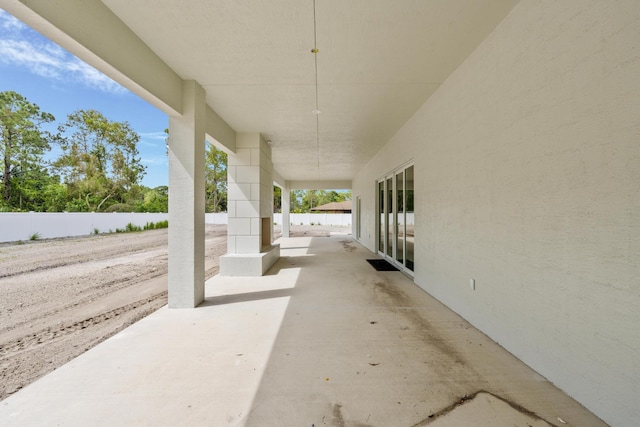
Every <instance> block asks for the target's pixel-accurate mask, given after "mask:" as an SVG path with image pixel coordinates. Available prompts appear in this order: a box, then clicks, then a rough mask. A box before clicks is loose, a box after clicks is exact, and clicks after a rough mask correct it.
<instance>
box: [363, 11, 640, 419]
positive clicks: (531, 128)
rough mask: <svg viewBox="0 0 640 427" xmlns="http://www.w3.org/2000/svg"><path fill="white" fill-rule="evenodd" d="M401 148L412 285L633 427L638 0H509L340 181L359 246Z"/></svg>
mask: <svg viewBox="0 0 640 427" xmlns="http://www.w3.org/2000/svg"><path fill="white" fill-rule="evenodd" d="M411 158H414V159H415V166H416V220H417V225H416V243H417V246H416V259H417V261H416V278H415V280H416V283H417V284H418V285H419V286H421V287H423V288H424V289H425V290H427V291H428V292H430V293H431V294H432V295H434V296H435V297H437V298H438V299H440V300H441V301H443V302H444V303H445V304H447V305H448V306H449V307H451V308H453V309H454V310H455V311H457V312H458V313H460V314H461V315H462V316H464V317H465V318H466V319H468V320H469V321H471V322H472V323H473V324H474V325H476V326H477V327H478V328H479V329H481V330H482V331H484V332H485V333H487V334H488V335H489V336H491V337H492V338H493V339H494V340H496V341H497V342H499V343H500V344H502V345H503V346H504V347H506V348H507V349H508V350H510V351H511V352H512V353H513V354H515V355H516V356H518V357H519V358H520V359H522V360H523V361H525V362H526V363H527V364H529V365H530V366H531V367H533V368H534V369H536V370H537V371H538V372H540V373H541V374H543V375H544V376H546V377H547V378H548V379H549V380H551V381H552V382H554V383H555V384H556V385H558V386H559V387H560V388H562V389H563V390H565V391H566V392H568V393H569V394H570V395H572V396H573V397H575V398H576V399H577V400H578V401H580V402H581V403H583V404H584V405H585V406H586V407H588V408H589V409H590V410H592V411H593V412H594V413H596V415H598V416H600V417H601V418H603V419H604V420H605V421H607V422H608V423H610V424H612V425H619V426H623V425H635V423H637V420H638V419H640V405H638V403H639V401H638V397H639V396H640V2H638V1H636V0H626V1H625V0H616V1H615V2H614V1H601V0H594V1H557V0H548V1H533V0H532V1H522V2H520V3H519V4H518V5H517V6H516V7H515V8H514V10H513V11H512V13H511V14H510V15H509V16H507V18H506V19H505V20H504V21H503V22H502V23H501V24H500V25H499V26H498V28H497V29H496V30H495V31H494V32H493V33H492V34H491V35H490V36H489V37H488V38H487V39H486V40H485V41H484V42H483V43H482V44H481V45H480V47H479V48H478V49H477V50H476V51H475V52H474V53H473V54H472V55H471V56H470V57H469V58H468V59H467V60H466V61H465V62H464V63H463V64H462V65H461V66H460V67H459V68H458V70H457V71H456V72H455V73H454V74H453V75H452V76H451V77H450V78H449V79H448V80H447V81H446V82H445V83H444V84H443V85H442V86H441V87H440V89H439V90H438V91H437V92H436V93H435V95H433V97H432V98H430V100H429V101H428V102H427V103H426V104H425V105H423V106H422V108H421V109H420V110H419V111H418V112H417V113H416V114H415V115H414V117H413V118H412V119H411V120H409V122H408V123H407V124H406V125H405V126H404V127H403V128H402V129H401V130H400V132H398V133H397V134H396V135H395V136H394V137H393V138H392V140H391V141H390V142H389V143H388V144H387V145H386V146H385V147H384V148H383V150H381V152H380V153H378V155H377V156H376V157H375V158H374V159H373V160H372V161H371V162H370V163H369V164H368V165H367V166H366V167H365V168H364V169H363V170H362V171H361V172H360V173H359V175H358V176H357V178H356V179H355V180H354V185H353V193H354V198H355V197H357V196H361V197H362V207H363V218H362V220H363V237H362V242H363V243H364V244H365V245H367V246H368V247H369V248H370V249H372V250H374V249H375V217H374V215H375V180H376V179H377V178H379V177H380V176H382V175H384V173H385V172H386V171H388V170H390V169H392V168H394V167H395V166H397V165H399V164H401V163H403V162H405V161H407V160H409V159H411ZM470 278H475V280H476V290H475V291H472V290H471V289H470V287H469V279H470Z"/></svg>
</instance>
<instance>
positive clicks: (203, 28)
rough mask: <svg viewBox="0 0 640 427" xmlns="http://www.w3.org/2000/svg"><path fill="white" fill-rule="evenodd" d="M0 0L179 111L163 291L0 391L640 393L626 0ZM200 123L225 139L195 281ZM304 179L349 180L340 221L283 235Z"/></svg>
mask: <svg viewBox="0 0 640 427" xmlns="http://www.w3.org/2000/svg"><path fill="white" fill-rule="evenodd" d="M186 4H188V6H185V5H186ZM0 7H2V8H3V9H5V10H6V11H7V12H9V13H11V14H12V15H14V16H16V17H17V18H19V19H20V20H22V21H23V22H25V23H26V24H28V25H30V26H31V27H32V28H34V29H36V30H37V31H39V32H41V33H42V34H44V35H46V36H47V37H49V38H50V39H51V40H53V41H55V42H56V43H58V44H60V45H61V46H62V47H64V48H66V49H67V50H69V51H70V52H72V53H74V54H75V55H76V56H78V57H79V58H81V59H83V60H84V61H85V62H87V63H88V64H90V65H92V66H94V67H95V68H96V69H98V70H100V71H102V72H104V73H105V74H106V75H108V76H109V77H111V78H112V79H113V80H115V81H117V82H118V83H120V84H122V85H123V86H125V87H126V88H128V89H129V90H131V91H132V92H133V93H136V94H137V95H139V96H141V97H142V98H144V99H145V100H147V101H148V102H150V103H151V104H153V105H155V106H156V107H158V108H159V109H161V110H162V111H164V112H165V113H166V114H167V115H168V116H169V139H168V158H169V224H170V227H169V261H168V269H169V273H168V291H169V308H170V309H163V310H161V311H160V312H158V313H156V314H154V315H153V316H151V317H149V318H148V319H144V320H143V321H142V322H140V323H139V324H137V325H135V326H134V327H132V328H130V329H128V330H126V331H124V332H123V333H122V334H120V335H118V336H116V337H114V338H113V339H111V340H109V341H107V342H106V343H104V344H103V345H101V346H99V347H97V348H96V349H94V350H92V351H89V352H88V353H87V354H86V355H84V356H83V357H81V358H79V359H78V360H77V361H74V362H72V363H70V364H69V365H67V366H65V367H63V368H62V369H60V370H59V371H56V372H55V373H54V374H52V375H50V376H47V377H45V378H44V379H43V380H42V381H40V382H38V383H37V384H34V385H33V386H32V387H29V388H27V389H25V390H23V391H21V392H19V393H17V394H16V395H15V396H12V397H11V398H10V399H8V400H7V401H4V402H3V403H2V411H3V412H2V414H3V415H6V416H5V418H6V419H9V420H18V419H20V417H33V418H30V419H32V420H35V421H33V422H34V423H36V424H37V423H38V421H41V420H43V419H45V418H44V417H45V416H52V417H53V416H57V417H62V418H63V419H65V420H70V419H69V418H64V417H71V416H73V417H77V418H73V419H74V420H75V419H83V420H90V421H91V422H90V423H89V424H95V423H99V422H101V420H103V419H104V420H105V421H104V422H105V423H110V422H109V420H108V417H116V419H121V420H122V421H123V423H130V424H145V423H147V424H154V422H152V421H156V422H158V423H165V422H166V423H167V424H171V423H173V424H176V423H178V421H179V423H180V424H183V423H184V424H186V423H188V422H189V421H191V422H193V423H205V424H206V423H207V422H208V421H206V422H205V421H202V420H211V421H210V422H209V424H210V425H225V424H231V425H234V423H235V424H246V425H284V426H293V425H296V426H297V425H315V426H320V425H323V423H326V424H331V423H333V425H353V426H365V425H378V426H387V425H392V426H395V425H408V426H411V425H421V424H426V423H429V422H433V423H434V425H435V424H436V423H440V422H444V419H445V417H447V416H448V415H445V416H442V417H440V416H438V415H437V414H439V413H442V412H440V411H445V412H446V411H447V410H448V409H447V408H449V409H451V408H452V406H451V405H454V404H456V402H457V403H460V402H461V400H462V401H464V402H467V403H464V404H462V405H460V408H465V407H467V408H469V407H474V406H468V405H472V404H473V405H480V400H478V401H476V400H475V399H472V400H465V398H464V396H469V395H471V396H474V394H475V393H478V392H480V391H486V392H487V393H490V394H484V393H482V394H480V395H478V396H480V399H485V403H486V402H488V403H486V404H485V405H484V407H485V408H503V409H505V410H507V411H510V412H513V410H514V408H526V410H527V411H531V413H534V414H537V415H538V416H539V417H542V418H543V419H544V420H546V421H545V422H549V423H554V424H555V425H564V423H565V422H566V423H567V424H569V423H571V424H572V425H575V426H589V425H599V423H600V421H598V419H596V418H594V417H593V416H592V415H590V414H589V413H588V412H586V411H585V410H584V409H582V408H581V407H580V405H578V404H577V403H575V402H574V401H573V400H571V398H574V399H576V401H578V402H580V403H581V404H583V405H585V407H587V408H588V409H589V410H590V411H592V412H593V413H594V414H596V415H597V417H599V418H601V419H602V420H604V421H605V422H607V423H609V424H611V425H619V426H627V425H633V424H636V423H637V420H638V419H640V406H639V405H638V396H640V362H639V361H640V333H639V332H638V331H640V311H639V310H638V306H640V280H638V278H639V277H640V263H639V262H638V259H640V225H639V222H638V212H639V211H640V197H638V194H640V186H639V183H640V144H638V134H639V128H638V112H639V111H640V95H639V94H640V79H638V76H639V75H640V53H639V52H640V47H639V43H640V42H639V41H640V2H638V1H637V0H616V1H615V2H606V1H601V0H566V1H557V0H540V1H538V0H535V1H534V0H522V1H517V0H478V1H476V0H393V1H390V0H270V1H259V0H243V1H237V0H190V1H189V2H184V1H176V0H153V1H151V0H137V1H131V0H64V1H62V0H61V1H51V0H0ZM205 140H207V141H209V142H210V143H212V144H214V145H216V146H217V147H219V148H221V149H222V150H224V151H226V152H227V154H228V156H229V157H228V158H229V163H228V170H227V180H228V204H227V205H228V217H229V223H228V236H227V237H228V240H227V242H228V250H227V254H226V255H224V256H223V257H221V259H220V272H221V276H220V277H217V278H215V279H214V280H212V281H210V282H208V283H207V284H206V286H205V280H204V263H205V260H204V197H205V194H204V193H205V188H204V172H205V155H204V154H205V152H204V147H205ZM274 184H275V185H277V186H279V187H281V188H282V190H283V191H282V196H283V198H282V208H283V213H282V216H283V229H282V233H283V236H284V237H283V239H281V240H279V241H275V242H274V241H273V238H272V227H273V186H274ZM292 189H351V190H352V194H353V203H354V205H353V206H354V211H353V221H352V224H353V237H352V239H348V238H346V237H335V238H330V239H327V240H315V239H314V240H311V241H303V240H288V239H287V237H288V226H289V224H290V218H289V214H288V212H289V202H290V201H289V194H290V191H289V190H292ZM376 256H377V257H381V258H385V259H386V260H387V261H389V262H390V263H392V264H393V265H395V266H396V267H398V268H399V269H400V270H402V272H395V273H376V272H373V271H371V267H369V266H368V265H367V264H365V263H364V260H363V259H364V258H366V257H376ZM403 273H404V274H403ZM261 275H264V277H260V276H261ZM240 276H244V277H240ZM434 298H435V299H434ZM436 300H437V301H439V302H437V301H436ZM445 306H446V307H448V308H449V309H451V310H453V311H454V312H455V313H457V314H453V312H451V311H449V310H448V309H445V308H444V307H445ZM178 308H179V309H185V310H173V309H178ZM463 318H464V319H466V320H467V321H468V322H469V324H468V323H466V322H465V321H464V320H462V319H463ZM471 324H472V325H473V327H476V328H477V329H478V330H480V331H482V333H484V334H486V336H484V335H482V334H480V333H479V332H477V331H476V330H475V329H473V327H472V326H471ZM487 337H490V338H491V340H493V341H495V342H497V343H499V344H500V345H501V346H503V347H504V348H505V349H506V350H507V351H508V353H507V352H506V351H504V350H502V349H501V348H500V347H499V346H497V345H496V344H494V343H492V342H491V340H490V339H489V338H487ZM510 354H512V355H514V356H511V355H510ZM516 357H517V359H519V360H521V361H522V362H519V361H518V360H517V359H516ZM525 364H526V365H527V366H529V367H531V368H532V369H533V370H535V371H536V372H538V374H536V373H535V372H534V371H533V370H530V369H529V368H526V367H525ZM254 369H255V370H254ZM543 377H544V378H547V379H548V380H549V381H550V382H552V383H553V384H555V385H557V386H558V388H560V389H562V390H564V391H566V392H567V393H568V394H569V395H570V396H571V398H569V397H567V396H566V395H564V394H562V393H560V392H558V391H557V390H555V389H554V388H553V387H552V386H551V385H550V383H549V382H547V381H545V380H544V378H543ZM54 389H55V390H58V391H59V392H60V393H59V394H60V395H59V396H58V395H56V396H54V395H52V394H51V390H54ZM491 396H493V397H491ZM505 405H506V406H505ZM480 406H482V405H480ZM72 409H73V410H72ZM458 411H459V409H455V410H452V411H450V412H449V413H450V414H453V413H459V412H458ZM516 412H518V413H521V412H522V411H520V410H517V409H516ZM431 415H433V417H431V418H429V417H430V416H431ZM488 416H489V417H490V416H491V415H488ZM82 417H85V418H82ZM472 417H473V419H474V420H476V419H479V415H476V414H473V415H472ZM498 418H500V417H498ZM500 419H502V418H500ZM23 420H24V423H20V422H18V421H15V422H16V423H17V424H19V425H24V424H25V423H28V421H27V419H26V418H23ZM150 420H152V421H150ZM2 421H4V419H3V420H2ZM534 421H535V420H527V421H523V422H522V423H520V424H521V425H528V424H531V425H533V423H534ZM11 422H14V421H11ZM52 423H53V422H52ZM69 423H71V424H73V423H75V422H72V421H69ZM487 423H488V425H498V424H495V423H494V421H487ZM460 424H463V425H464V423H461V422H456V421H453V424H452V425H460Z"/></svg>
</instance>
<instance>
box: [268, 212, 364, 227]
mask: <svg viewBox="0 0 640 427" xmlns="http://www.w3.org/2000/svg"><path fill="white" fill-rule="evenodd" d="M351 218H352V217H351V214H336V213H296V214H294V213H292V214H289V222H290V223H291V224H293V225H300V224H302V225H312V224H313V225H344V226H349V225H351V221H352V219H351ZM273 222H275V223H276V224H279V225H281V224H282V214H279V213H276V214H273Z"/></svg>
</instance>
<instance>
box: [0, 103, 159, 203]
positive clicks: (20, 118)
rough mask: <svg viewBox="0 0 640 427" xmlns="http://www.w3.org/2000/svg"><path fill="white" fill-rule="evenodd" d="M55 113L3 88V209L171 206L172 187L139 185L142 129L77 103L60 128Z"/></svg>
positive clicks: (0, 128)
mask: <svg viewBox="0 0 640 427" xmlns="http://www.w3.org/2000/svg"><path fill="white" fill-rule="evenodd" d="M55 120H56V119H55V117H54V116H53V115H52V114H50V113H47V112H44V111H42V110H41V109H40V107H38V105H37V104H34V103H32V102H30V101H29V100H27V99H26V98H25V97H24V96H22V95H20V94H18V93H16V92H13V91H5V92H0V158H1V159H2V168H1V169H0V182H1V185H2V197H1V198H0V211H37V212H61V211H68V212H118V211H126V212H133V211H141V212H163V211H165V212H166V209H167V200H168V189H167V187H166V186H165V187H157V188H153V189H151V188H147V187H144V186H142V185H141V181H142V178H143V177H144V175H145V173H146V167H145V166H144V165H143V164H142V161H141V158H140V155H139V152H138V149H137V144H138V142H139V141H140V135H138V134H137V133H136V132H135V131H134V130H133V129H132V128H131V126H130V125H129V123H128V122H114V121H110V120H108V119H107V118H106V117H105V116H104V115H103V114H102V113H100V112H99V111H96V110H77V111H75V112H73V113H71V114H69V115H68V116H67V117H66V120H65V121H64V122H62V123H59V124H58V126H57V127H55ZM45 125H47V126H48V128H49V129H52V128H55V129H56V130H55V131H51V130H44V129H43V127H44V126H45ZM53 147H56V148H57V150H56V152H57V153H59V154H58V155H57V157H55V158H53V159H51V158H50V156H49V157H48V156H47V155H48V154H49V153H50V152H51V150H52V148H53Z"/></svg>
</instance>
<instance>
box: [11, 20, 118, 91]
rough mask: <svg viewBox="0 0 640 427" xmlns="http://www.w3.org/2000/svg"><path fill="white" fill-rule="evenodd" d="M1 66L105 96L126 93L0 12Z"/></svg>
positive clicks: (105, 77) (116, 84)
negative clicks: (85, 88) (74, 85)
mask: <svg viewBox="0 0 640 427" xmlns="http://www.w3.org/2000/svg"><path fill="white" fill-rule="evenodd" d="M0 28H2V29H3V30H6V31H3V32H4V33H5V34H3V37H2V39H0V63H4V64H6V65H10V66H17V67H24V68H26V69H27V70H29V71H30V72H31V73H33V74H36V75H38V76H42V77H45V78H48V79H53V80H58V81H63V82H65V83H69V84H73V83H80V84H82V85H84V86H87V87H90V88H93V89H97V90H100V91H103V92H108V93H126V92H127V90H126V89H125V88H123V87H122V86H120V85H119V84H118V83H116V82H114V81H113V80H111V79H110V78H109V77H107V76H105V75H104V74H102V73H101V72H99V71H98V70H96V69H95V68H93V67H91V66H90V65H88V64H86V63H84V62H82V61H81V60H80V59H78V58H76V57H75V56H73V55H71V54H70V53H68V52H67V51H65V50H64V49H62V48H61V47H59V46H58V45H56V44H54V43H52V42H50V41H48V40H47V39H45V38H44V37H42V36H40V35H38V34H37V33H36V32H35V31H33V30H32V29H30V28H29V27H27V26H26V25H24V24H23V23H21V22H20V21H18V20H17V19H16V18H14V17H13V16H11V15H9V14H8V13H6V12H4V11H1V10H0Z"/></svg>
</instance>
